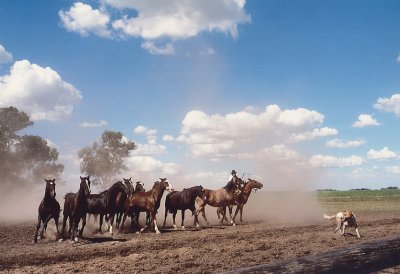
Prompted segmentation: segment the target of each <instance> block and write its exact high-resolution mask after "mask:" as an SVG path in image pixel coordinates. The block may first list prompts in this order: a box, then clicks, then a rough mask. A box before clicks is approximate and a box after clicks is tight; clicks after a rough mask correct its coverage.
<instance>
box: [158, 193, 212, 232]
mask: <svg viewBox="0 0 400 274" xmlns="http://www.w3.org/2000/svg"><path fill="white" fill-rule="evenodd" d="M197 197H199V198H200V199H202V200H206V199H207V198H206V195H205V191H204V188H203V187H202V186H194V187H191V188H188V189H186V188H185V189H183V190H182V191H173V192H170V193H168V194H167V197H166V198H165V216H164V225H163V227H165V222H166V220H167V215H168V211H169V212H170V213H172V219H173V227H174V229H176V224H175V217H176V213H177V212H178V210H181V213H182V225H181V226H182V229H185V226H184V220H185V210H186V209H190V210H191V211H192V215H194V222H195V224H196V227H197V228H199V227H200V226H199V220H198V217H197V214H196V207H195V202H196V198H197Z"/></svg>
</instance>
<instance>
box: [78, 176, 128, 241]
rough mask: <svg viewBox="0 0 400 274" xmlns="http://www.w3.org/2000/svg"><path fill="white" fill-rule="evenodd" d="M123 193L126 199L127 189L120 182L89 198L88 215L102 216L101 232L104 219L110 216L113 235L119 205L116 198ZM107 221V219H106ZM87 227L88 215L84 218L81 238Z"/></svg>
mask: <svg viewBox="0 0 400 274" xmlns="http://www.w3.org/2000/svg"><path fill="white" fill-rule="evenodd" d="M120 193H123V194H124V195H125V197H126V196H127V195H128V189H127V187H126V186H125V185H124V184H123V183H122V182H120V181H118V182H116V183H114V184H113V185H112V186H111V187H110V188H109V189H107V190H105V191H103V192H101V193H99V194H90V195H89V196H87V204H88V209H87V213H89V214H100V226H99V232H100V233H103V232H102V231H101V227H102V225H103V217H104V215H107V214H110V216H111V217H110V234H111V236H112V235H113V229H112V225H113V223H114V215H115V213H116V212H117V208H118V207H117V204H116V198H117V196H118V195H119V194H120ZM106 221H108V220H107V218H106ZM85 225H86V214H85V216H83V218H82V228H81V230H80V233H79V234H80V236H82V234H83V229H84V228H85Z"/></svg>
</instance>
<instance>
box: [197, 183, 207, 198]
mask: <svg viewBox="0 0 400 274" xmlns="http://www.w3.org/2000/svg"><path fill="white" fill-rule="evenodd" d="M196 195H197V197H199V198H200V199H202V200H203V201H204V202H207V195H206V191H205V190H204V188H203V187H202V186H201V185H200V186H197V187H196Z"/></svg>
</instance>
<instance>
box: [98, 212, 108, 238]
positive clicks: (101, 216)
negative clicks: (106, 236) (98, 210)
mask: <svg viewBox="0 0 400 274" xmlns="http://www.w3.org/2000/svg"><path fill="white" fill-rule="evenodd" d="M103 218H104V215H103V214H100V224H99V233H100V234H103V231H101V227H102V226H103ZM106 222H107V217H106Z"/></svg>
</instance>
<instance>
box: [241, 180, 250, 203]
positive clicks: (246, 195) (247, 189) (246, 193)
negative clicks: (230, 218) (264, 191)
mask: <svg viewBox="0 0 400 274" xmlns="http://www.w3.org/2000/svg"><path fill="white" fill-rule="evenodd" d="M252 190H253V186H252V183H251V182H250V181H249V182H247V183H246V184H245V185H244V186H243V190H242V195H243V198H244V199H246V201H247V199H248V198H249V197H250V194H251V191H252Z"/></svg>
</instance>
